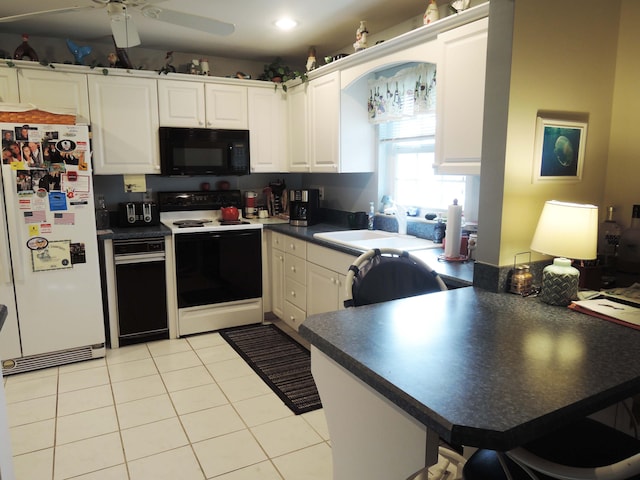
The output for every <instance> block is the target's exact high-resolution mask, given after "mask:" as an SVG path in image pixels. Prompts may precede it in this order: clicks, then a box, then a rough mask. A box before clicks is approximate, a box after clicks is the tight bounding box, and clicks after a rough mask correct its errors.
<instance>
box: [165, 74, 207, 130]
mask: <svg viewBox="0 0 640 480" xmlns="http://www.w3.org/2000/svg"><path fill="white" fill-rule="evenodd" d="M158 111H159V115H160V125H161V126H165V127H196V128H198V127H204V122H205V116H204V85H203V84H202V83H197V82H184V81H179V80H158Z"/></svg>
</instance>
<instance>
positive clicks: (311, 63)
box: [307, 47, 318, 72]
mask: <svg viewBox="0 0 640 480" xmlns="http://www.w3.org/2000/svg"><path fill="white" fill-rule="evenodd" d="M317 65H318V62H317V61H316V47H309V53H308V54H307V72H310V71H311V70H315V68H316V66H317Z"/></svg>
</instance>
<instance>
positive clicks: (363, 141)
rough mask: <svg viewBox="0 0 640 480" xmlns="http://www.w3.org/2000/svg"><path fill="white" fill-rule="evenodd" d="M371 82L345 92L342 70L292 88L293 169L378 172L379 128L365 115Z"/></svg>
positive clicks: (353, 85)
mask: <svg viewBox="0 0 640 480" xmlns="http://www.w3.org/2000/svg"><path fill="white" fill-rule="evenodd" d="M366 87H367V80H366V78H362V79H360V80H358V81H357V82H354V83H353V84H352V85H350V86H349V87H348V88H345V89H341V86H340V72H339V71H334V72H331V73H329V74H327V75H323V76H321V77H317V78H314V79H313V80H310V81H309V82H308V84H303V85H300V86H296V87H292V88H289V91H288V93H287V95H288V99H287V102H288V104H289V105H288V106H289V170H290V171H292V172H318V173H320V172H322V173H350V172H373V171H374V170H375V159H376V157H375V143H374V142H375V129H374V127H373V125H371V124H370V123H369V117H368V113H367V98H368V97H367V88H366Z"/></svg>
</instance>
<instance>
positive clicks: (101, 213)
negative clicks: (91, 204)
mask: <svg viewBox="0 0 640 480" xmlns="http://www.w3.org/2000/svg"><path fill="white" fill-rule="evenodd" d="M96 228H97V229H98V230H104V229H106V228H109V210H107V206H106V204H105V202H104V196H103V195H98V197H97V200H96Z"/></svg>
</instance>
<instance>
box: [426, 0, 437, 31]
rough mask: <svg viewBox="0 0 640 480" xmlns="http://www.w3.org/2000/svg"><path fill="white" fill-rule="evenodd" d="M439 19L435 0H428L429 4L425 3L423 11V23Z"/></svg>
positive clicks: (427, 23)
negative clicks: (425, 6)
mask: <svg viewBox="0 0 640 480" xmlns="http://www.w3.org/2000/svg"><path fill="white" fill-rule="evenodd" d="M439 19H440V12H438V4H437V3H436V0H429V5H427V10H426V12H424V17H423V20H424V24H425V25H429V24H430V23H431V22H435V21H436V20H439Z"/></svg>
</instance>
